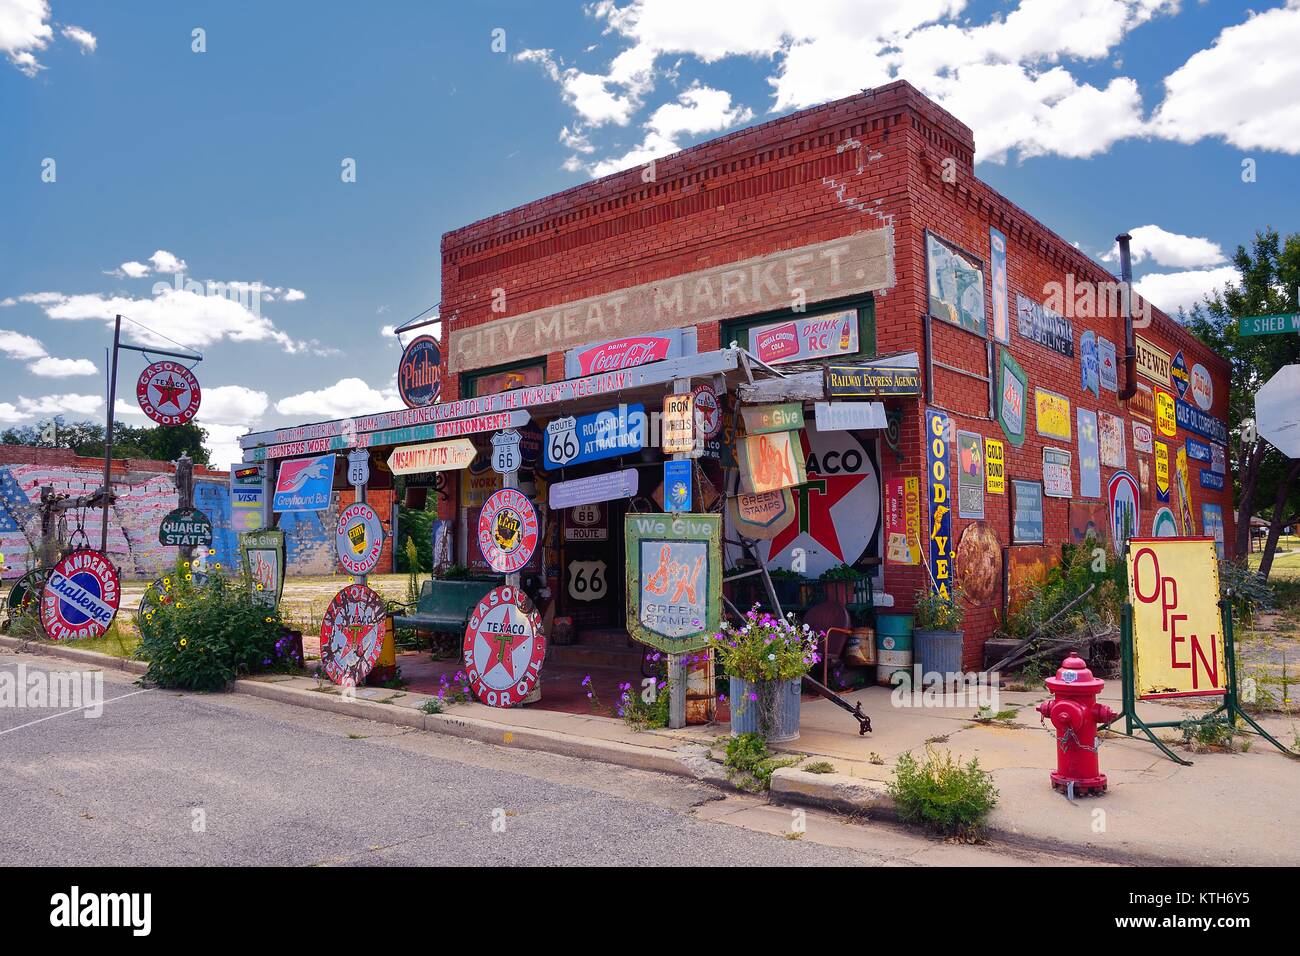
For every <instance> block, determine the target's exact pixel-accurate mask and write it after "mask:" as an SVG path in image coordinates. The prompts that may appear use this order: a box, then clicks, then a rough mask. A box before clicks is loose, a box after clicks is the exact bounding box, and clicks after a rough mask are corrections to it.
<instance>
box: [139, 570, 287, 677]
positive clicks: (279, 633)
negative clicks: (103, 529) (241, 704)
mask: <svg viewBox="0 0 1300 956" xmlns="http://www.w3.org/2000/svg"><path fill="white" fill-rule="evenodd" d="M171 594H172V600H171V601H169V602H167V603H164V604H159V605H157V606H156V607H154V608H152V609H150V610H149V611H148V612H146V613H145V615H144V616H143V617H142V618H140V620H139V622H138V626H139V629H140V646H139V648H138V649H137V650H136V656H137V657H139V658H141V659H142V660H146V661H148V662H149V670H148V672H147V673H146V674H145V680H146V681H148V682H149V683H153V684H156V685H158V686H159V687H169V688H179V689H183V690H202V691H213V690H221V689H222V688H223V687H225V686H226V685H227V684H229V683H230V682H231V681H232V680H234V679H235V678H236V677H240V676H242V675H245V674H256V673H260V672H264V671H270V670H287V669H290V668H292V667H293V666H295V662H294V661H293V659H292V657H291V649H290V648H291V641H290V639H289V637H288V635H287V633H286V631H285V629H284V627H283V625H282V623H281V621H280V614H279V611H278V610H277V609H274V608H269V607H267V605H266V604H264V603H261V602H260V601H259V600H258V598H257V597H255V596H254V594H253V592H251V591H250V590H249V589H248V588H246V587H244V586H242V583H236V582H231V581H230V580H229V579H228V578H226V577H225V576H224V575H221V574H219V573H215V574H209V576H208V580H207V582H206V583H205V584H204V586H203V587H200V588H194V587H191V586H190V585H189V584H188V583H187V579H186V577H185V572H184V571H183V570H182V569H179V568H178V570H177V573H176V574H175V575H174V582H171Z"/></svg>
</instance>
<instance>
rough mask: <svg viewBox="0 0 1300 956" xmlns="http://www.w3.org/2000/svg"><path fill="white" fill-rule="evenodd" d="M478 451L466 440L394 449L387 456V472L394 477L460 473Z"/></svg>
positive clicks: (459, 439)
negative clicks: (445, 472) (447, 472)
mask: <svg viewBox="0 0 1300 956" xmlns="http://www.w3.org/2000/svg"><path fill="white" fill-rule="evenodd" d="M477 454H478V450H477V449H476V448H475V447H474V443H473V442H471V441H470V440H469V439H468V438H457V439H455V440H454V441H436V442H429V443H428V444H424V445H404V446H402V447H400V448H394V449H393V453H392V454H391V455H389V456H388V470H389V471H391V472H392V473H393V474H395V475H416V474H420V473H421V472H426V471H460V470H461V469H462V468H468V467H469V463H470V462H472V461H473V460H474V456H475V455H477Z"/></svg>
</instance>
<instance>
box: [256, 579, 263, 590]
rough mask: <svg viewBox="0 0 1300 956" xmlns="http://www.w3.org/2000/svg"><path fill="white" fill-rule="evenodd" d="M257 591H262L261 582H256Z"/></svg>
mask: <svg viewBox="0 0 1300 956" xmlns="http://www.w3.org/2000/svg"><path fill="white" fill-rule="evenodd" d="M257 589H258V590H259V591H260V590H262V582H261V581H258V582H257Z"/></svg>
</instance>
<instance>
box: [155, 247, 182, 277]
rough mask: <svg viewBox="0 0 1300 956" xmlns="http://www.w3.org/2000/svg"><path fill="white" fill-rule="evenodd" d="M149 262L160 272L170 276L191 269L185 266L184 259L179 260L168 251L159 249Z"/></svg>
mask: <svg viewBox="0 0 1300 956" xmlns="http://www.w3.org/2000/svg"><path fill="white" fill-rule="evenodd" d="M149 261H150V262H152V263H153V267H154V268H155V269H157V270H158V271H159V272H166V273H169V274H170V273H174V272H184V271H185V270H186V269H187V268H189V267H188V266H187V265H186V264H185V260H184V259H178V258H177V257H176V256H174V255H172V254H171V253H170V252H168V251H167V250H166V249H159V250H158V251H157V252H155V253H154V254H153V255H151V256H150V257H149Z"/></svg>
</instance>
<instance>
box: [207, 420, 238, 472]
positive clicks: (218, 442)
mask: <svg viewBox="0 0 1300 956" xmlns="http://www.w3.org/2000/svg"><path fill="white" fill-rule="evenodd" d="M199 417H200V418H202V413H200V415H199ZM199 427H200V428H202V429H203V430H204V431H206V432H207V433H208V438H207V441H206V442H204V445H205V446H206V447H207V449H208V467H209V468H229V467H230V466H231V465H234V464H237V463H238V462H241V461H243V460H244V449H243V448H241V447H240V445H239V436H240V435H243V434H245V433H247V431H248V429H247V428H245V427H244V426H243V425H214V424H212V423H210V422H204V421H200V422H199Z"/></svg>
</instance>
